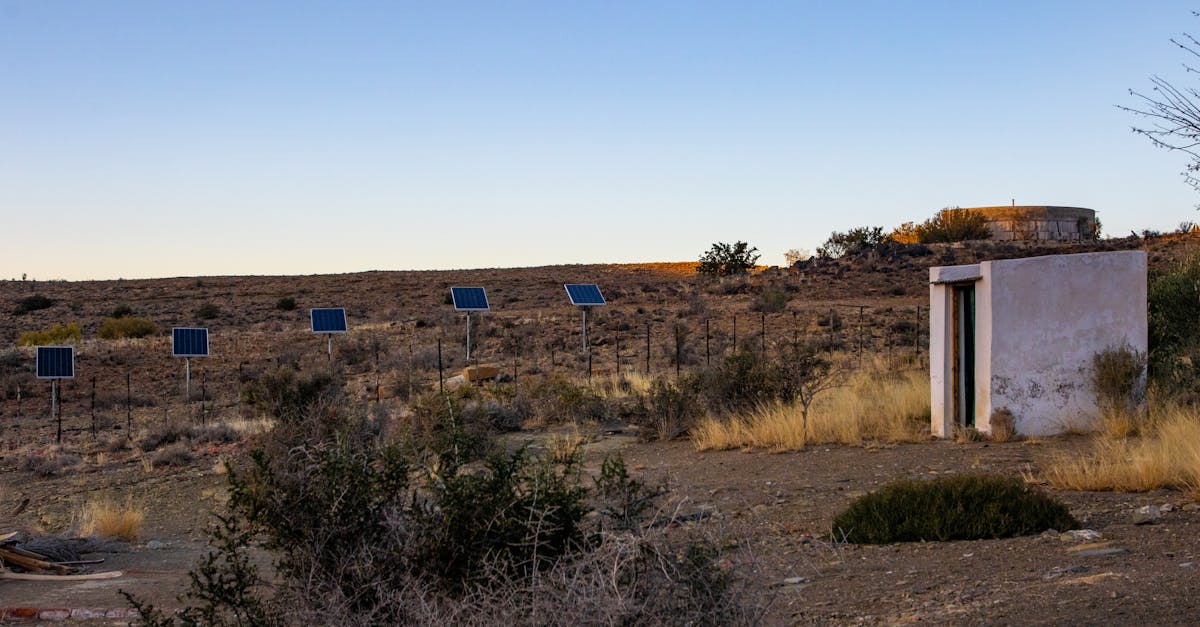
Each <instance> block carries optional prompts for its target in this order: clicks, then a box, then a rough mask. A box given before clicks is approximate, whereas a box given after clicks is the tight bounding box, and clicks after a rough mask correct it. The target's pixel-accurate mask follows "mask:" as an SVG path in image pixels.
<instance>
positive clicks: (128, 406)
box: [125, 370, 133, 439]
mask: <svg viewBox="0 0 1200 627" xmlns="http://www.w3.org/2000/svg"><path fill="white" fill-rule="evenodd" d="M132 378H133V377H132V376H131V375H130V373H129V371H128V370H126V371H125V437H126V438H127V439H133V394H132V385H131V379H132Z"/></svg>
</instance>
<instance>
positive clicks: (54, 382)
mask: <svg viewBox="0 0 1200 627" xmlns="http://www.w3.org/2000/svg"><path fill="white" fill-rule="evenodd" d="M50 417H51V418H56V417H57V418H58V435H56V436H55V438H54V440H55V441H56V442H58V443H59V444H62V413H61V412H59V411H58V379H50Z"/></svg>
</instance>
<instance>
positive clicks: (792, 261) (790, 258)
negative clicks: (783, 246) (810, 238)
mask: <svg viewBox="0 0 1200 627" xmlns="http://www.w3.org/2000/svg"><path fill="white" fill-rule="evenodd" d="M810 257H812V253H810V252H808V251H807V250H805V249H803V248H793V249H791V250H789V251H787V252H785V253H783V260H784V261H785V262H787V265H788V267H789V268H790V267H791V266H794V265H796V263H798V262H800V261H804V260H805V259H808V258H810Z"/></svg>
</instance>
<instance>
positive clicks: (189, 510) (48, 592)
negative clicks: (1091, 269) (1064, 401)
mask: <svg viewBox="0 0 1200 627" xmlns="http://www.w3.org/2000/svg"><path fill="white" fill-rule="evenodd" d="M609 427H610V428H611V425H610V426H609ZM593 433H594V436H593V438H594V440H593V442H592V443H591V444H589V445H588V446H587V448H586V450H587V462H588V465H589V466H591V467H593V468H594V467H595V466H596V465H597V464H598V463H599V460H600V459H602V458H603V456H605V455H609V454H612V453H614V452H618V451H619V452H620V453H621V454H622V455H623V457H624V458H625V460H626V462H627V464H628V465H629V467H630V468H631V469H632V470H633V471H634V472H636V473H639V474H641V475H642V476H643V477H644V478H645V479H646V480H648V481H651V482H659V481H665V482H666V484H667V485H668V486H669V487H670V495H669V502H670V504H671V511H672V512H675V513H678V514H680V515H683V517H684V518H696V516H691V517H689V516H687V515H688V514H696V513H702V514H703V517H702V519H701V522H689V523H686V525H688V526H699V527H700V528H701V530H702V531H704V532H705V533H707V534H712V535H713V536H714V537H716V538H718V540H719V542H720V543H721V544H722V545H723V546H725V547H726V548H727V550H728V555H729V556H730V557H731V559H732V561H733V562H734V563H736V564H737V569H738V572H739V573H740V574H741V575H743V576H744V577H746V578H748V579H749V580H750V584H749V586H748V591H749V592H751V593H753V594H761V595H764V597H765V599H766V600H767V602H768V603H769V606H768V614H767V616H766V619H765V622H767V623H769V624H797V623H798V624H861V623H868V624H899V623H914V622H922V623H931V624H981V623H988V624H997V623H999V624H1009V623H1011V624H1099V623H1105V624H1134V623H1139V624H1185V623H1191V622H1193V617H1194V616H1195V612H1196V610H1197V609H1198V606H1200V601H1198V600H1197V599H1196V598H1195V595H1194V591H1195V589H1196V586H1197V585H1198V584H1200V581H1198V580H1197V577H1198V576H1200V575H1198V573H1197V567H1198V566H1197V564H1198V563H1200V537H1198V534H1197V530H1198V529H1200V507H1197V506H1196V505H1195V504H1194V503H1193V502H1192V501H1191V500H1190V499H1189V498H1187V497H1186V496H1185V495H1183V494H1181V493H1179V492H1174V491H1159V492H1153V493H1146V494H1119V493H1082V492H1059V493H1056V494H1055V495H1056V496H1057V497H1058V498H1060V499H1061V500H1063V501H1064V502H1065V503H1066V504H1068V505H1069V507H1070V508H1071V511H1072V513H1073V514H1074V515H1075V516H1076V517H1077V518H1078V519H1079V520H1080V521H1081V522H1082V523H1083V526H1084V527H1085V528H1087V529H1093V530H1095V531H1098V532H1099V533H1100V534H1102V538H1100V539H1099V540H1098V541H1094V542H1090V543H1087V542H1082V541H1075V540H1063V539H1061V537H1060V534H1058V533H1051V532H1047V533H1044V534H1042V535H1040V536H1034V537H1024V538H1012V539H1004V540H982V541H971V542H942V543H901V544H893V545H886V546H858V545H852V544H847V543H843V542H838V541H837V539H836V538H835V537H831V535H830V525H831V521H832V519H833V517H834V516H835V515H836V514H837V513H838V512H839V511H840V510H842V509H843V508H845V507H846V506H847V505H849V503H850V502H851V501H852V500H853V499H854V498H856V497H857V496H861V495H862V494H865V493H866V492H868V491H871V490H874V489H876V488H878V487H879V486H880V485H882V484H883V483H886V482H887V481H890V480H892V479H895V478H898V477H908V478H921V477H933V476H937V475H943V474H951V473H965V472H999V473H1002V474H1006V475H1014V476H1020V475H1021V474H1022V473H1034V474H1036V472H1037V468H1038V467H1039V464H1040V463H1042V462H1043V461H1044V460H1046V459H1048V458H1049V457H1050V456H1052V455H1055V454H1058V453H1061V452H1063V451H1069V450H1075V449H1078V448H1079V447H1081V446H1083V445H1085V444H1086V439H1085V438H1083V437H1070V436H1068V437H1063V438H1053V439H1046V440H1039V441H1037V442H1035V443H1023V442H1011V443H1002V444H997V443H967V444H955V443H952V442H926V443H917V444H898V445H881V446H869V447H847V446H817V447H813V448H811V449H808V450H805V451H803V452H798V453H768V452H762V451H717V452H705V453H698V452H696V451H695V448H694V447H693V446H692V445H691V444H690V443H689V442H686V441H681V442H669V443H656V442H652V443H644V442H639V441H638V439H637V438H636V437H634V436H632V435H630V433H632V430H627V431H626V432H625V433H622V434H616V435H604V433H606V431H604V430H600V429H599V428H597V429H595V430H594V431H593ZM520 437H522V438H527V439H529V440H533V441H536V440H538V439H539V438H540V437H541V434H537V433H533V434H522V436H520ZM223 453H224V454H231V453H232V451H223ZM220 454H221V453H218V452H212V453H209V454H207V455H203V456H202V457H201V459H200V461H198V462H197V463H196V464H194V465H193V467H191V468H187V469H182V470H174V471H161V472H160V471H155V472H153V473H147V472H145V471H144V470H143V469H142V468H140V466H139V464H138V463H137V462H136V461H135V460H130V461H128V462H126V463H124V464H122V463H120V462H110V463H111V464H112V465H113V466H115V467H109V468H106V469H105V470H104V471H102V472H97V473H85V474H81V475H76V476H70V477H61V478H56V479H51V480H42V481H22V477H20V476H19V474H17V473H11V472H10V473H6V477H7V478H8V480H9V483H8V484H7V485H8V486H10V487H11V488H17V490H16V491H17V494H18V495H23V497H29V498H31V499H33V500H34V501H37V502H40V503H44V505H41V506H39V507H38V508H36V510H35V512H36V513H35V514H34V521H33V522H32V524H29V523H26V524H24V525H22V526H23V527H26V528H28V527H29V526H33V527H40V526H43V525H44V526H47V527H51V528H53V527H57V526H59V525H61V524H63V521H65V520H67V519H69V518H70V516H71V512H72V511H74V510H75V509H76V506H77V505H78V504H79V503H80V502H81V501H82V500H83V499H85V498H86V497H87V496H88V495H94V494H96V493H113V494H121V495H127V496H132V497H133V498H135V499H136V500H138V501H139V502H143V503H146V504H147V505H148V507H147V508H146V512H147V520H146V521H145V524H144V526H143V532H142V536H141V538H140V539H139V540H138V541H137V542H136V543H134V544H132V545H129V546H127V547H125V548H122V549H119V551H118V552H114V553H100V554H93V555H89V557H91V558H103V559H104V560H105V562H104V564H102V565H97V566H93V567H91V568H92V569H101V570H110V569H124V570H126V571H127V574H126V575H125V576H124V577H121V578H118V579H110V580H102V581H88V582H73V583H43V582H16V581H4V582H0V601H2V602H0V606H8V607H16V606H32V607H42V608H45V607H67V608H76V607H84V608H113V607H124V600H123V599H122V598H121V597H120V596H119V594H118V590H126V591H129V592H132V593H134V594H135V595H138V596H139V597H141V598H145V599H148V600H150V601H152V602H154V603H156V604H159V605H161V606H164V607H172V605H173V604H174V602H175V599H176V597H177V596H178V595H179V594H181V593H182V592H183V591H185V590H186V588H187V585H188V579H187V575H186V573H187V570H188V569H189V568H191V567H192V566H193V565H194V564H195V562H196V561H197V560H198V559H199V558H200V557H201V556H202V554H203V551H204V549H205V536H204V533H203V530H204V528H205V525H206V524H207V523H208V522H209V521H211V513H212V512H213V511H219V508H220V507H221V505H222V504H223V501H224V490H223V487H224V478H223V477H222V476H221V475H219V474H218V473H217V472H215V471H214V470H213V468H212V466H213V465H214V464H215V461H216V460H217V459H218V458H219V455H220ZM13 501H14V499H13V496H12V495H9V496H8V497H7V498H5V499H4V500H3V501H0V507H2V508H3V509H4V510H5V511H11V508H12V506H13ZM1165 504H1170V505H1171V507H1170V508H1169V509H1170V510H1171V511H1167V512H1165V513H1164V515H1163V518H1162V519H1161V521H1159V522H1158V523H1155V524H1149V525H1135V524H1133V522H1132V516H1133V514H1134V511H1135V510H1136V509H1137V508H1138V507H1140V506H1142V505H1155V506H1162V505H1165ZM28 518H29V517H27V516H22V517H21V520H22V521H24V520H27V519H28ZM0 520H3V518H0ZM1193 525H1195V526H1193ZM1089 549H1090V550H1091V551H1090V552H1089ZM260 558H261V559H262V561H263V563H264V564H265V563H266V562H267V561H268V558H267V556H265V555H262V556H260Z"/></svg>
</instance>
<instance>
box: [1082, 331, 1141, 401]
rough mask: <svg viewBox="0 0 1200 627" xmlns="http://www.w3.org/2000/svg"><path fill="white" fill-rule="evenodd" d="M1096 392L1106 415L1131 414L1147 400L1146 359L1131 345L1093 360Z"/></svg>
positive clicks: (1110, 351) (1093, 380)
mask: <svg viewBox="0 0 1200 627" xmlns="http://www.w3.org/2000/svg"><path fill="white" fill-rule="evenodd" d="M1091 374H1092V377H1091V378H1092V389H1093V390H1094V391H1095V393H1096V401H1097V405H1099V406H1100V408H1101V409H1102V410H1106V411H1121V412H1131V411H1134V410H1135V409H1137V408H1138V407H1139V406H1141V404H1142V403H1143V402H1144V401H1145V400H1146V379H1145V375H1146V355H1145V354H1143V353H1141V352H1139V351H1135V350H1133V349H1132V348H1130V347H1129V346H1128V345H1122V346H1113V347H1109V348H1106V349H1104V350H1102V351H1100V352H1099V353H1096V354H1095V355H1093V356H1092V373H1091Z"/></svg>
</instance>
